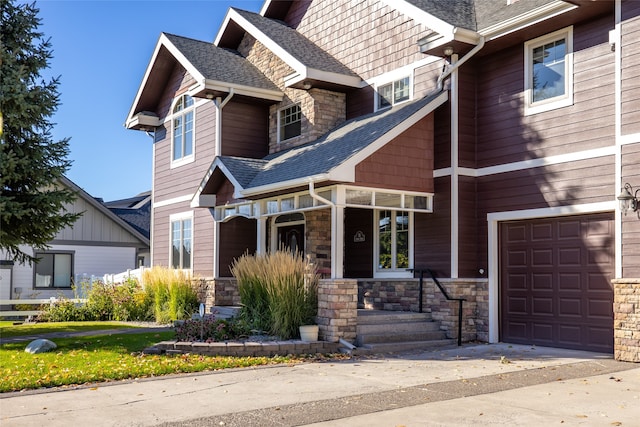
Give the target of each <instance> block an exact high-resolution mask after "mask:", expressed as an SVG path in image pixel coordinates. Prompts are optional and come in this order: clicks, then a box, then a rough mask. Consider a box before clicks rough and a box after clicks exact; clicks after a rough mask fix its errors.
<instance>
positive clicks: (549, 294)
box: [500, 214, 615, 353]
mask: <svg viewBox="0 0 640 427" xmlns="http://www.w3.org/2000/svg"><path fill="white" fill-rule="evenodd" d="M613 244H614V221H613V214H597V215H581V216H571V217H561V218H545V219H536V220H527V221H514V222H504V223H501V225H500V294H501V298H500V301H501V309H500V316H501V320H500V324H501V328H500V339H501V340H502V341H503V342H511V343H518V344H535V345H540V346H549V347H561V348H569V349H579V350H589V351H597V352H607V353H613V289H612V286H611V282H610V281H611V279H612V278H613V275H614V262H615V261H614V255H613V254H614V251H613Z"/></svg>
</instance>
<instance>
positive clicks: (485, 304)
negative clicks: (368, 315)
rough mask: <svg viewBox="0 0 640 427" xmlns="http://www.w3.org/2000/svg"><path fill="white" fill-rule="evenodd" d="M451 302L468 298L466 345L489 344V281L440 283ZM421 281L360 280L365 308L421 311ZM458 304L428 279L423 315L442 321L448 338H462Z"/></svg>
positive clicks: (464, 318) (464, 316)
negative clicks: (426, 314)
mask: <svg viewBox="0 0 640 427" xmlns="http://www.w3.org/2000/svg"><path fill="white" fill-rule="evenodd" d="M438 280H439V282H440V284H441V285H442V286H443V287H444V288H445V290H446V291H447V293H448V294H449V296H450V297H451V298H464V299H465V301H464V303H463V305H462V341H465V342H469V341H483V342H488V341H489V283H488V281H487V280H486V279H438ZM419 285H420V280H419V279H360V280H359V281H358V300H359V301H358V303H359V306H360V307H361V308H365V309H375V310H390V311H414V312H417V311H419V301H420V299H419V298H420V286H419ZM458 310H459V303H458V301H449V300H447V299H446V298H445V296H444V295H443V294H442V292H440V290H439V289H438V287H437V286H436V284H435V282H433V280H431V279H426V278H425V279H424V281H423V289H422V311H423V312H424V313H431V317H432V319H433V320H435V321H439V322H440V324H441V329H442V330H444V331H445V332H446V333H447V337H448V338H457V336H458Z"/></svg>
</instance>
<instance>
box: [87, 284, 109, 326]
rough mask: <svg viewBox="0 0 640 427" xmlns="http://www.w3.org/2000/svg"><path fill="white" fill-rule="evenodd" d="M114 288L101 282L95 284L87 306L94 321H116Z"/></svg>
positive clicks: (90, 292) (88, 297)
mask: <svg viewBox="0 0 640 427" xmlns="http://www.w3.org/2000/svg"><path fill="white" fill-rule="evenodd" d="M114 288H115V286H114V285H111V284H108V283H104V282H102V281H99V280H98V281H95V282H93V284H92V286H91V290H90V291H89V294H88V296H87V305H86V309H87V311H88V312H89V313H90V316H91V318H92V320H114V318H115V316H114V313H113V309H114V303H113V296H114V293H115V289H114Z"/></svg>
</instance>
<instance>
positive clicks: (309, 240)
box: [304, 209, 331, 275]
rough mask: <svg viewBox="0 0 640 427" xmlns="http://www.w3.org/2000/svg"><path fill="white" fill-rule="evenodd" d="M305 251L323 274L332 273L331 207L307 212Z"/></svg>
mask: <svg viewBox="0 0 640 427" xmlns="http://www.w3.org/2000/svg"><path fill="white" fill-rule="evenodd" d="M304 216H305V240H306V242H305V252H306V253H307V254H308V255H309V256H310V257H311V262H312V263H313V264H314V265H315V266H316V267H317V268H318V270H319V271H320V273H322V274H323V275H324V274H326V272H327V271H328V272H329V273H331V209H319V210H314V211H308V212H305V214H304Z"/></svg>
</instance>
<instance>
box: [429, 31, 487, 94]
mask: <svg viewBox="0 0 640 427" xmlns="http://www.w3.org/2000/svg"><path fill="white" fill-rule="evenodd" d="M483 47H484V37H483V36H480V38H479V40H478V44H477V45H475V46H474V47H473V49H471V50H470V51H469V53H467V54H466V55H465V56H464V57H463V58H462V59H460V60H459V61H456V62H455V63H454V64H447V66H446V67H445V69H444V71H443V72H442V74H440V77H438V82H437V88H438V90H442V85H443V83H444V79H446V78H447V77H448V76H449V75H450V74H451V73H453V72H454V71H455V70H457V69H458V68H459V67H460V66H461V65H462V64H464V63H465V62H467V61H468V60H469V59H470V58H471V57H472V56H473V55H475V54H476V53H477V52H478V51H479V50H480V49H482V48H483Z"/></svg>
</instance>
